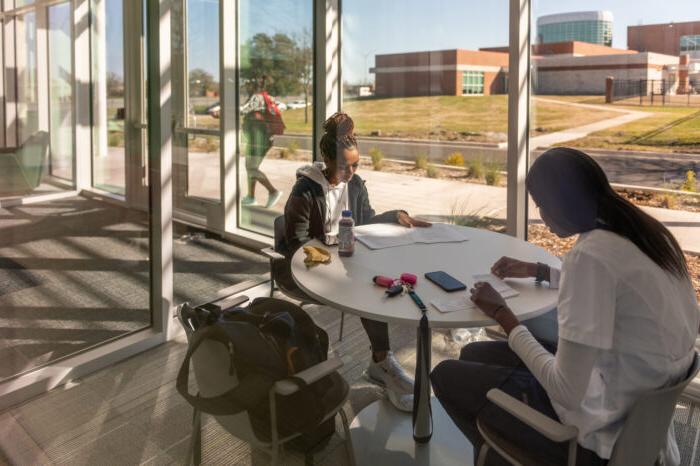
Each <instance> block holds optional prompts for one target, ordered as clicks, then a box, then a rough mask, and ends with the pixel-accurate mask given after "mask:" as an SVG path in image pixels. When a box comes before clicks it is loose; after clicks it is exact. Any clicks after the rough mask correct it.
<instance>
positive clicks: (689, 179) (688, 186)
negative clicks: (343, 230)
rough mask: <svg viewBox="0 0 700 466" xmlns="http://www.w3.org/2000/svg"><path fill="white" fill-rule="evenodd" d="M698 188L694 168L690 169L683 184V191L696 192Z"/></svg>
mask: <svg viewBox="0 0 700 466" xmlns="http://www.w3.org/2000/svg"><path fill="white" fill-rule="evenodd" d="M697 190H698V186H697V179H696V175H695V172H694V171H693V170H688V171H687V172H686V173H685V181H684V182H683V184H681V191H688V192H691V193H694V192H696V191H697Z"/></svg>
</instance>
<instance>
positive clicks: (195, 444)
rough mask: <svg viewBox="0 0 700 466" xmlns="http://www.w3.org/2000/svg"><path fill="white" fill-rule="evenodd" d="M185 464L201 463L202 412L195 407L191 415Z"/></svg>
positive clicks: (197, 464) (197, 465) (196, 464)
mask: <svg viewBox="0 0 700 466" xmlns="http://www.w3.org/2000/svg"><path fill="white" fill-rule="evenodd" d="M185 458H186V461H185V464H187V465H190V464H194V465H195V466H199V465H200V464H202V413H201V412H200V411H199V410H198V409H197V408H195V409H194V412H193V415H192V436H191V437H190V446H189V448H188V449H187V456H186V457H185Z"/></svg>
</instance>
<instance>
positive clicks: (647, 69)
mask: <svg viewBox="0 0 700 466" xmlns="http://www.w3.org/2000/svg"><path fill="white" fill-rule="evenodd" d="M691 5H693V6H695V3H693V2H688V1H685V0H670V1H669V2H665V3H663V7H664V8H642V7H641V6H642V3H641V2H639V1H638V0H622V1H620V2H606V3H605V8H606V9H608V10H610V11H611V13H612V14H613V16H614V18H615V20H614V21H615V31H614V33H613V31H612V24H611V23H610V22H603V21H600V22H592V23H589V25H588V26H587V28H586V29H585V31H583V32H585V33H586V34H590V35H591V37H593V38H595V39H596V40H599V41H603V43H604V44H605V45H608V46H612V47H614V48H615V49H622V51H619V52H616V51H614V50H607V51H605V52H606V55H605V57H604V59H601V58H600V57H596V56H592V55H595V53H596V51H590V52H589V56H575V57H573V56H554V55H551V56H547V55H543V56H539V57H533V60H532V63H531V66H532V70H533V73H532V78H533V80H532V82H533V89H532V92H531V96H532V97H531V101H530V109H531V112H532V113H531V118H530V128H531V134H530V147H531V148H533V150H532V152H531V157H530V158H531V160H532V161H534V160H536V159H537V157H538V156H539V155H540V154H541V153H542V152H544V151H545V150H547V149H550V148H552V147H554V146H569V147H573V148H576V149H579V150H582V151H583V152H586V153H588V154H590V155H591V156H592V157H593V159H594V160H596V161H597V162H598V164H599V165H600V166H601V167H602V169H603V170H604V172H605V173H606V175H607V177H608V179H609V180H610V181H611V182H612V183H615V184H616V185H617V186H616V187H615V189H616V191H617V192H618V193H619V194H620V195H621V196H623V197H625V198H626V199H628V200H629V201H631V202H632V203H634V204H637V205H638V206H641V207H643V208H644V209H646V211H647V212H648V213H650V214H651V215H653V216H655V217H656V218H657V219H658V220H660V221H661V222H662V223H664V224H665V225H666V226H667V228H668V229H669V230H670V231H671V233H673V234H674V235H675V236H676V238H677V239H678V241H679V243H680V245H681V247H682V248H684V249H686V250H693V248H696V247H697V244H698V243H697V241H696V239H697V238H700V236H698V235H697V234H695V235H693V234H690V235H689V234H688V233H689V230H687V229H685V228H683V227H682V225H684V223H683V222H684V220H682V219H686V220H685V221H686V222H687V221H688V220H687V219H689V218H695V219H697V218H698V214H697V212H698V208H699V206H700V204H699V203H698V198H697V197H696V196H692V195H689V194H688V191H689V190H697V189H698V184H697V181H696V179H697V178H696V177H697V175H698V174H700V171H698V169H699V166H698V163H697V160H698V159H697V156H696V155H694V152H696V149H697V148H698V147H700V132H699V131H698V127H699V126H698V118H697V112H698V110H700V73H699V72H698V70H700V56H697V55H695V56H694V55H693V54H692V53H691V54H690V57H689V59H690V64H689V65H687V66H686V65H684V64H681V63H682V62H681V60H682V59H683V60H685V58H682V57H680V56H679V46H681V47H682V46H683V43H684V41H683V39H682V38H681V36H682V31H683V30H690V31H691V32H692V29H693V28H697V27H698V26H697V24H698V23H696V22H695V21H697V20H698V18H697V15H696V14H695V13H694V12H695V11H696V10H697V9H693V8H691ZM568 6H569V10H568V11H571V12H574V11H586V10H589V9H590V8H589V7H590V5H589V4H588V3H587V2H584V1H579V2H569V5H568ZM644 6H646V4H645V5H644ZM554 12H562V10H561V3H560V2H556V1H552V0H533V2H532V17H533V21H537V18H539V17H541V16H543V15H546V14H551V13H554ZM642 25H643V26H642ZM628 39H629V40H630V42H628ZM637 51H639V52H642V53H638V52H637ZM646 52H650V53H646ZM533 55H534V54H533ZM601 64H608V65H609V66H603V65H601ZM607 77H611V78H612V81H611V82H610V83H609V84H606V78H607ZM607 86H610V87H607ZM606 89H608V92H607V94H606ZM621 118H623V120H622V121H621ZM625 119H626V120H625ZM592 123H595V125H597V128H596V129H595V130H593V131H590V130H586V126H587V125H590V124H592ZM681 154H682V155H681ZM659 190H667V191H659ZM529 215H530V233H529V236H530V239H531V240H532V241H534V242H537V243H538V244H541V245H543V246H545V247H547V248H550V250H551V251H553V252H554V253H556V254H559V255H561V254H563V253H565V252H566V251H567V250H568V249H569V248H570V247H571V245H572V244H573V243H574V241H572V239H575V238H572V239H569V240H562V239H560V238H558V237H557V236H556V235H554V234H552V233H551V232H550V231H549V230H548V229H547V228H545V227H544V226H543V224H542V220H541V218H540V215H539V212H538V209H537V208H536V207H535V206H534V205H533V204H531V205H530V209H529ZM685 225H687V224H685ZM693 245H696V246H693ZM689 264H691V265H692V264H697V261H693V260H689ZM694 267H695V269H694V270H692V269H691V275H694V276H697V275H698V273H700V270H698V269H697V265H695V266H694ZM695 287H696V291H697V292H698V295H699V296H700V287H699V286H698V284H697V282H696V283H695Z"/></svg>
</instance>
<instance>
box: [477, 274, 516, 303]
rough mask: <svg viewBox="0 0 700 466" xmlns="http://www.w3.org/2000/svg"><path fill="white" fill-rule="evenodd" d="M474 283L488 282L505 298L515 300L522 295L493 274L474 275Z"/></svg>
mask: <svg viewBox="0 0 700 466" xmlns="http://www.w3.org/2000/svg"><path fill="white" fill-rule="evenodd" d="M474 282H486V283H488V284H490V285H491V286H492V287H493V289H494V290H496V291H498V293H499V294H500V295H501V296H503V298H513V297H515V296H518V295H519V294H520V293H519V292H518V291H516V290H514V289H513V288H511V287H510V286H508V284H507V283H506V282H504V281H503V280H501V279H500V278H498V277H497V276H495V275H493V274H491V273H485V274H480V275H474Z"/></svg>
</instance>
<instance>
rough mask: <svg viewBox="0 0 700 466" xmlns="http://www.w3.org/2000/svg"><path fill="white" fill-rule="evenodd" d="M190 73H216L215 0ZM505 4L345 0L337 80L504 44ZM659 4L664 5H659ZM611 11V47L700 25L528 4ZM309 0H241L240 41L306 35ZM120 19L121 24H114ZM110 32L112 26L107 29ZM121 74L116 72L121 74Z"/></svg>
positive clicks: (594, 1)
mask: <svg viewBox="0 0 700 466" xmlns="http://www.w3.org/2000/svg"><path fill="white" fill-rule="evenodd" d="M188 1H189V5H190V15H191V17H190V24H191V29H192V30H191V32H194V33H195V34H191V36H190V45H191V49H192V50H197V51H198V52H197V53H191V54H190V56H189V60H190V69H192V68H204V69H206V70H208V71H210V72H213V73H216V70H217V69H218V58H219V54H218V45H217V44H218V40H217V39H218V37H217V36H218V33H219V31H218V19H217V18H218V0H188ZM120 3H121V2H120V1H119V0H108V3H107V9H108V11H107V14H108V18H109V19H110V22H112V21H114V23H116V24H119V22H120V21H121V12H119V11H116V10H118V8H116V6H117V5H118V4H120ZM508 3H509V2H508V0H481V1H477V0H430V1H428V0H344V1H343V73H344V76H343V79H344V80H345V81H350V82H356V81H359V80H363V79H364V78H365V77H366V76H367V77H371V75H369V74H368V73H367V68H368V67H370V66H372V65H373V64H374V55H375V54H378V53H379V54H381V53H393V52H407V51H414V50H438V49H449V48H464V49H478V48H479V47H489V46H499V45H506V44H507V43H508ZM660 5H663V8H661V7H660ZM603 9H605V10H610V11H612V13H613V16H614V31H613V46H614V47H620V48H626V47H627V43H626V42H627V26H628V25H638V24H653V23H666V22H670V21H675V22H682V21H692V20H700V6H699V4H698V0H668V1H665V2H663V3H662V2H660V1H658V0H657V1H645V0H588V1H585V2H584V1H582V0H533V17H534V18H537V17H538V16H541V15H546V14H551V13H562V12H568V11H581V10H603ZM311 18H312V2H311V0H266V1H260V0H241V11H240V22H241V37H242V39H243V40H245V39H247V38H249V37H251V36H252V35H254V34H256V33H258V32H264V33H267V34H274V33H277V32H282V33H287V34H293V35H294V34H301V33H302V31H303V30H304V29H307V30H311V28H312V24H311ZM118 21H119V22H118ZM112 29H113V30H116V28H112ZM111 32H112V31H111V30H110V28H108V41H109V42H108V44H109V45H108V47H110V50H111V52H112V53H109V57H108V67H109V68H110V69H111V70H115V71H116V69H115V68H117V67H118V68H119V69H121V60H123V58H122V55H121V50H118V49H119V47H118V46H113V45H112V44H115V43H118V42H120V40H113V39H117V37H114V36H113V34H116V31H114V32H113V33H111ZM120 74H121V73H120Z"/></svg>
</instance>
